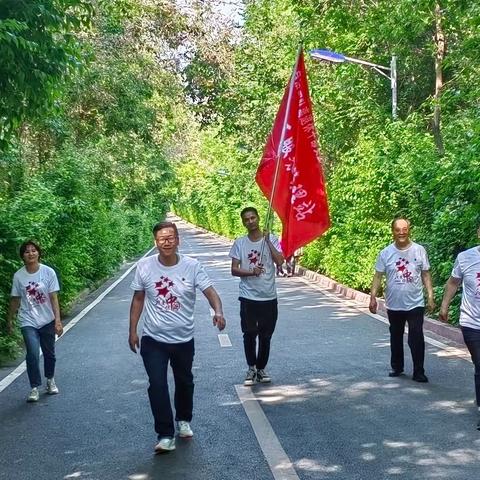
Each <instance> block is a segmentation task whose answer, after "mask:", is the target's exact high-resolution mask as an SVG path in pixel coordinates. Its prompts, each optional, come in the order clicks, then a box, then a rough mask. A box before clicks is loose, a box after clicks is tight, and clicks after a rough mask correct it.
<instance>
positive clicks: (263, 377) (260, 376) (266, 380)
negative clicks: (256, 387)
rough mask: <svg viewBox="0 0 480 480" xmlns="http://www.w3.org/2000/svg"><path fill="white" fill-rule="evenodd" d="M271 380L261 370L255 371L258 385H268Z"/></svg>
mask: <svg viewBox="0 0 480 480" xmlns="http://www.w3.org/2000/svg"><path fill="white" fill-rule="evenodd" d="M271 381H272V379H271V378H270V375H269V374H268V373H267V372H266V371H265V370H263V368H262V369H260V370H257V382H260V383H270V382H271Z"/></svg>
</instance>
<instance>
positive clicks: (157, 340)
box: [128, 222, 225, 453]
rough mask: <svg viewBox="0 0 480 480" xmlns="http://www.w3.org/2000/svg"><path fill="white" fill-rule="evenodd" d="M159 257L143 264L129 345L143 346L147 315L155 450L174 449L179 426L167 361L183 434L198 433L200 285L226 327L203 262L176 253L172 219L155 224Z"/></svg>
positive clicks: (219, 324) (136, 280)
mask: <svg viewBox="0 0 480 480" xmlns="http://www.w3.org/2000/svg"><path fill="white" fill-rule="evenodd" d="M153 236H154V238H155V243H156V246H157V249H158V255H153V256H151V257H147V258H144V259H142V260H140V261H139V262H138V265H137V270H136V273H135V278H134V280H133V282H132V289H133V290H134V294H133V299H132V304H131V307H130V334H129V339H128V341H129V345H130V349H131V350H132V351H133V352H134V353H136V352H137V349H138V347H139V346H140V340H139V337H138V335H137V326H138V322H139V320H140V316H141V314H142V311H143V312H144V314H143V332H142V341H141V347H140V353H141V355H142V358H143V363H144V365H145V370H146V371H147V375H148V379H149V382H150V386H149V388H148V396H149V399H150V406H151V409H152V413H153V417H154V419H155V431H156V432H157V436H158V443H157V444H156V446H155V451H156V452H158V453H160V452H168V451H172V450H175V437H174V435H175V426H174V417H173V412H172V407H171V405H170V396H169V392H168V382H167V372H168V363H169V362H170V365H171V367H172V371H173V376H174V379H175V397H174V404H175V420H176V421H177V425H178V433H179V436H180V437H183V438H191V437H192V436H193V432H192V429H191V427H190V422H191V420H192V409H193V389H194V384H193V374H192V363H193V356H194V353H195V348H194V340H193V311H194V307H195V298H196V289H197V288H198V289H200V290H201V291H202V293H203V294H204V295H205V297H206V298H207V300H208V302H209V304H210V306H211V307H212V309H213V310H214V312H215V314H214V317H213V324H214V325H216V326H217V327H218V329H219V330H223V329H224V328H225V319H224V317H223V312H222V302H221V300H220V297H219V296H218V294H217V292H216V290H215V289H214V288H213V286H212V282H211V281H210V279H209V278H208V276H207V274H206V272H205V270H204V269H203V267H202V266H201V265H200V263H199V262H198V261H197V260H195V259H193V258H190V257H186V256H184V255H180V254H179V253H177V249H178V245H179V243H180V242H179V237H178V231H177V227H176V225H175V224H174V223H171V222H161V223H158V224H157V225H155V226H154V228H153Z"/></svg>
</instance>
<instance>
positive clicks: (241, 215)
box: [240, 207, 260, 218]
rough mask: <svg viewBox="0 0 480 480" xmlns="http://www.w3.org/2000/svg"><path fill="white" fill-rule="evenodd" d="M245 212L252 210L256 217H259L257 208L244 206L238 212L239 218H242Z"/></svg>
mask: <svg viewBox="0 0 480 480" xmlns="http://www.w3.org/2000/svg"><path fill="white" fill-rule="evenodd" d="M247 212H252V213H254V214H255V215H256V216H257V217H258V218H260V215H259V214H258V210H257V209H256V208H255V207H245V208H244V209H243V210H242V211H241V212H240V218H243V215H244V214H245V213H247Z"/></svg>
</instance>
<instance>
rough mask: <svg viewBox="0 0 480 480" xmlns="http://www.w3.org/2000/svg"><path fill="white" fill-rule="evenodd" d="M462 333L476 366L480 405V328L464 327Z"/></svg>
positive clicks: (476, 394)
mask: <svg viewBox="0 0 480 480" xmlns="http://www.w3.org/2000/svg"><path fill="white" fill-rule="evenodd" d="M462 333H463V340H464V341H465V345H466V346H467V348H468V351H469V352H470V355H471V357H472V362H473V365H474V367H475V396H476V399H477V405H478V406H479V407H480V330H477V329H476V328H468V327H462Z"/></svg>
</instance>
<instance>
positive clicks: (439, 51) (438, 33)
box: [432, 2, 446, 156]
mask: <svg viewBox="0 0 480 480" xmlns="http://www.w3.org/2000/svg"><path fill="white" fill-rule="evenodd" d="M433 40H434V42H435V96H434V109H433V119H432V130H433V137H434V139H435V145H436V146H437V150H438V153H439V154H440V155H441V156H443V155H444V154H445V148H444V145H443V137H442V130H441V117H440V94H441V90H442V87H443V71H442V64H443V59H444V58H445V51H446V41H445V35H444V33H443V30H442V9H441V7H440V3H439V2H437V3H436V5H435V35H434V38H433Z"/></svg>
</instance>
